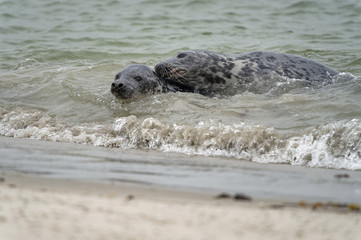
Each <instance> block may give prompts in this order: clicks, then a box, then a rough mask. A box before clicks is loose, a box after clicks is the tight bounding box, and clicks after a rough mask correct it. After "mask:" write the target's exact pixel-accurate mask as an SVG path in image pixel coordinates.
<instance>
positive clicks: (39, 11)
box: [0, 0, 361, 170]
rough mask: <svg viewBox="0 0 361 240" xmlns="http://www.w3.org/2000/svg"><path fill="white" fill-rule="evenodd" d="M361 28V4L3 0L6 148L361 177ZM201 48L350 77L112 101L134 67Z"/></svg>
mask: <svg viewBox="0 0 361 240" xmlns="http://www.w3.org/2000/svg"><path fill="white" fill-rule="evenodd" d="M360 27H361V1H359V0H342V1H341V0H332V1H330V0H319V1H299V0H293V1H286V0H283V1H282V0H278V1H266V0H253V1H236V0H233V1H232V0H222V1H212V0H192V1H190V0H188V1H166V0H164V1H162V0H159V1H158V0H157V1H155V0H132V1H115V0H104V1H98V0H97V1H95V0H77V1H58V0H56V1H55V0H46V1H45V0H31V1H29V0H18V1H8V0H0V135H1V136H7V137H15V138H29V139H41V140H46V141H50V142H54V144H55V146H56V144H57V143H56V142H63V143H73V144H75V143H76V144H86V145H90V146H96V147H106V148H111V149H113V150H116V149H133V150H139V151H140V150H142V151H143V150H155V152H168V153H180V154H188V155H201V156H212V157H222V159H223V158H224V157H225V158H230V159H232V161H233V160H235V161H249V162H259V163H266V164H268V163H283V164H289V165H300V166H307V167H311V168H334V169H346V170H361V31H360V29H361V28H360ZM187 49H207V50H211V51H215V52H220V53H225V54H234V53H243V52H250V51H258V50H262V51H272V52H283V53H290V54H298V55H301V56H304V57H308V58H310V59H313V60H316V61H318V62H321V63H323V64H325V65H327V66H330V67H332V68H334V69H336V70H338V71H340V74H339V75H337V76H336V77H335V78H334V83H333V84H329V85H327V86H323V87H319V88H307V87H299V88H295V87H294V86H293V85H292V84H291V83H292V79H290V80H289V81H288V82H286V83H280V84H279V85H277V86H276V87H275V89H273V90H274V91H273V92H277V94H254V93H251V92H245V93H242V94H239V95H236V96H232V97H226V98H208V97H205V96H202V95H199V94H195V93H167V94H157V95H146V96H144V97H140V98H137V99H133V100H126V101H121V100H117V99H115V97H114V96H113V95H112V94H111V93H110V85H111V83H112V82H113V79H114V76H115V74H116V73H118V72H119V71H120V70H121V69H122V68H124V67H126V66H128V65H130V64H134V63H139V64H146V65H148V66H150V67H154V66H155V65H156V64H157V63H158V62H160V61H162V60H165V59H167V58H169V57H171V56H174V55H175V54H176V53H177V52H179V51H182V50H187ZM148 154H149V155H150V156H151V155H152V154H154V151H149V153H148ZM185 156H186V155H185ZM222 163H223V164H227V161H223V160H222Z"/></svg>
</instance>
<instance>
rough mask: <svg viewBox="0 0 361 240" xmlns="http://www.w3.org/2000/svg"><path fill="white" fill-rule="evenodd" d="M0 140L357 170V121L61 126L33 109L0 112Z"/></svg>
mask: <svg viewBox="0 0 361 240" xmlns="http://www.w3.org/2000/svg"><path fill="white" fill-rule="evenodd" d="M0 135H3V136H8V137H21V138H30V139H42V140H47V141H54V142H72V143H80V144H88V145H93V146H101V147H109V148H122V149H129V148H132V149H154V150H158V151H163V152H178V153H185V154H195V155H205V156H218V157H232V158H237V159H241V160H249V161H254V162H261V163H287V164H291V165H301V166H308V167H324V168H336V169H350V170H361V121H360V120H358V119H353V120H344V121H338V122H334V123H329V124H326V125H323V126H318V127H316V128H314V129H311V130H305V131H304V132H303V133H302V134H299V135H292V136H288V135H284V134H280V133H279V132H277V131H276V130H275V129H274V128H272V127H265V126H262V125H252V124H247V123H244V122H239V123H234V124H224V123H222V122H221V121H214V120H213V121H212V120H209V121H200V122H198V123H196V124H194V125H185V124H174V123H173V124H171V123H164V122H162V121H160V120H158V119H156V118H145V119H138V118H137V117H136V116H134V115H131V116H128V117H121V118H115V119H114V123H113V124H94V123H88V124H77V125H73V126H71V125H69V124H66V123H63V122H61V121H59V120H57V119H55V118H53V117H51V116H48V115H47V114H44V113H43V112H41V111H38V110H25V109H22V108H17V109H13V110H6V109H2V108H0Z"/></svg>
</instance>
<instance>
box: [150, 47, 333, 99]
mask: <svg viewBox="0 0 361 240" xmlns="http://www.w3.org/2000/svg"><path fill="white" fill-rule="evenodd" d="M155 72H156V74H157V76H158V77H159V78H163V79H164V80H165V81H167V82H168V83H169V84H177V85H178V86H180V87H183V88H187V89H191V91H193V92H199V93H201V94H204V95H209V96H212V95H215V94H220V95H234V94H237V93H240V92H242V91H245V90H250V89H252V85H255V84H256V85H260V84H261V85H262V82H263V83H264V84H267V83H268V82H267V80H268V79H270V78H272V77H285V78H289V79H299V80H302V81H304V82H305V84H307V83H311V82H323V81H329V80H330V79H331V78H332V76H334V75H336V74H338V72H337V71H336V70H334V69H331V68H329V67H327V66H325V65H322V64H320V63H318V62H315V61H313V60H310V59H307V58H304V57H301V56H297V55H291V54H284V53H272V52H251V53H244V54H237V55H224V54H218V53H214V52H210V51H205V50H190V51H185V52H181V53H179V54H178V55H177V56H176V57H173V58H170V59H168V60H166V61H164V62H161V63H159V64H157V65H156V67H155ZM178 72H179V73H180V74H178ZM268 90H269V88H267V86H263V87H261V88H258V89H255V92H256V93H264V92H265V91H268Z"/></svg>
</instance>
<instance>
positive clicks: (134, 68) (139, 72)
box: [110, 64, 187, 99]
mask: <svg viewBox="0 0 361 240" xmlns="http://www.w3.org/2000/svg"><path fill="white" fill-rule="evenodd" d="M110 91H111V93H112V94H113V95H114V96H115V97H116V98H119V99H129V98H135V97H139V96H141V95H144V94H154V93H162V92H176V91H187V88H183V89H182V88H180V87H178V86H177V85H176V84H168V83H167V82H165V81H163V79H161V78H159V77H158V76H157V75H156V74H155V72H154V71H153V70H152V69H151V68H149V67H148V66H146V65H142V64H133V65H129V66H127V67H125V68H124V69H122V70H121V71H120V72H119V73H118V74H116V75H115V79H114V82H113V83H112V84H111V88H110Z"/></svg>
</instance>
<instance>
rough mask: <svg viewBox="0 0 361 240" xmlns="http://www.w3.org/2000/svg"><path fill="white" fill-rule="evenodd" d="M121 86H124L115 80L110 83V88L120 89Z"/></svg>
mask: <svg viewBox="0 0 361 240" xmlns="http://www.w3.org/2000/svg"><path fill="white" fill-rule="evenodd" d="M123 87H124V84H123V83H115V82H113V83H112V89H120V88H123Z"/></svg>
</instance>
